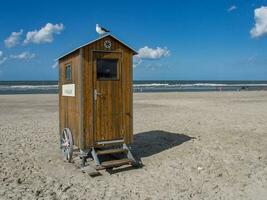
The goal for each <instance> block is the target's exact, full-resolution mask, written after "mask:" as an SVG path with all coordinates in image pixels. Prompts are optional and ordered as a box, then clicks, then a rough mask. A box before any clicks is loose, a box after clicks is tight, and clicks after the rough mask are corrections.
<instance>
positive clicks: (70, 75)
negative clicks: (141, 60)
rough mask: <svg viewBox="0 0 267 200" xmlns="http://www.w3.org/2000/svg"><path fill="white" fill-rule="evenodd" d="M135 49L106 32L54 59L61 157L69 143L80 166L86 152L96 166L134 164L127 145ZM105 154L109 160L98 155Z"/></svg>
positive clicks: (69, 153)
mask: <svg viewBox="0 0 267 200" xmlns="http://www.w3.org/2000/svg"><path fill="white" fill-rule="evenodd" d="M135 54H137V52H136V51H135V50H134V49H132V48H131V47H129V46H128V45H126V44H125V43H123V42H122V41H120V40H119V39H117V38H116V37H114V36H113V35H111V34H106V35H104V36H101V37H99V38H97V39H96V40H93V41H91V42H89V43H87V44H85V45H83V46H81V47H78V48H77V49H75V50H73V51H71V52H69V53H67V54H65V55H63V56H61V57H60V58H59V59H58V62H59V130H60V141H61V148H62V151H63V155H64V158H65V160H68V161H71V159H72V154H73V146H74V145H75V146H76V147H78V149H79V150H80V158H81V161H82V162H81V164H82V166H84V165H85V163H86V158H88V157H89V156H90V157H92V158H93V159H94V161H95V164H96V169H106V168H112V167H115V166H121V165H126V164H130V165H135V164H136V161H135V159H134V157H133V155H132V153H131V150H130V146H129V145H130V144H131V143H132V142H133V94H132V75H133V61H132V60H133V55H135ZM107 154H112V155H113V156H110V157H112V158H113V160H107V159H106V158H105V160H104V161H103V160H102V158H101V157H102V156H103V155H106V156H107ZM114 154H115V155H117V154H120V156H119V157H120V159H115V160H114V157H116V156H114ZM121 155H125V156H121ZM106 156H105V157H106Z"/></svg>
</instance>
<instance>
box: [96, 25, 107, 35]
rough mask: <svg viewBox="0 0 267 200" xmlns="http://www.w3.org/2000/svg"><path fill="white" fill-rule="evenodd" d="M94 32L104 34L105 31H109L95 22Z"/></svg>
mask: <svg viewBox="0 0 267 200" xmlns="http://www.w3.org/2000/svg"><path fill="white" fill-rule="evenodd" d="M95 29H96V32H97V33H98V34H99V35H104V34H105V33H109V32H110V31H109V30H107V29H105V28H103V27H101V26H99V25H98V24H96V28H95Z"/></svg>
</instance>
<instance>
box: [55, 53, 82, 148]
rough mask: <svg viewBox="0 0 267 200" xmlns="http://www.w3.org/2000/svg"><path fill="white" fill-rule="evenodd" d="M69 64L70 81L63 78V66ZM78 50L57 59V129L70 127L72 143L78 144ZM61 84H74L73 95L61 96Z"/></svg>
mask: <svg viewBox="0 0 267 200" xmlns="http://www.w3.org/2000/svg"><path fill="white" fill-rule="evenodd" d="M67 64H71V72H72V73H71V79H72V80H71V81H66V80H65V67H66V65H67ZM80 77H81V74H80V52H79V51H75V52H73V53H71V54H69V55H67V56H65V57H64V58H62V59H60V60H59V130H60V133H61V132H62V130H63V129H64V128H65V127H67V128H70V130H71V132H72V135H73V140H74V144H75V145H76V146H78V147H79V146H80V144H79V141H80V138H79V133H80V123H79V122H80V98H81V91H80V84H81V78H80ZM63 84H75V97H66V96H64V97H63V96H62V85H63Z"/></svg>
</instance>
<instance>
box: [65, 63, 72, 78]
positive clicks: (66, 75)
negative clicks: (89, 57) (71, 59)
mask: <svg viewBox="0 0 267 200" xmlns="http://www.w3.org/2000/svg"><path fill="white" fill-rule="evenodd" d="M65 79H66V80H67V81H70V80H71V66H70V65H67V66H66V69H65Z"/></svg>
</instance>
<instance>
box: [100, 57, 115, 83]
mask: <svg viewBox="0 0 267 200" xmlns="http://www.w3.org/2000/svg"><path fill="white" fill-rule="evenodd" d="M98 60H115V61H116V77H114V78H98V75H97V72H98V71H97V70H98V66H97V63H98ZM119 62H120V59H118V58H97V59H96V80H97V81H119V80H120V74H119V72H120V69H119Z"/></svg>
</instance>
